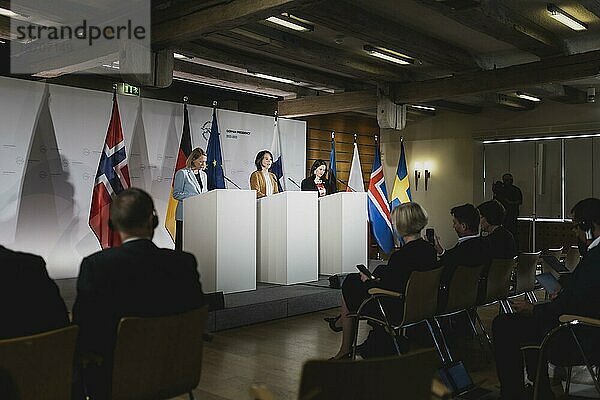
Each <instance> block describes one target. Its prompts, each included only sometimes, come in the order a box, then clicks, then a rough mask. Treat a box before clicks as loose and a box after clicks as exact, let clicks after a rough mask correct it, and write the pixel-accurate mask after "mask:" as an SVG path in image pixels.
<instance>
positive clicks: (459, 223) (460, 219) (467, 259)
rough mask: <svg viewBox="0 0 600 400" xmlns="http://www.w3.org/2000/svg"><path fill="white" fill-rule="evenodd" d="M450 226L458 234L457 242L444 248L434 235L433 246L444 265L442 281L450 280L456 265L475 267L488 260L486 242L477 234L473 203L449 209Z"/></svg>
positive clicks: (477, 215)
mask: <svg viewBox="0 0 600 400" xmlns="http://www.w3.org/2000/svg"><path fill="white" fill-rule="evenodd" d="M450 214H451V215H452V226H453V228H454V231H455V232H456V234H457V235H458V243H457V244H456V246H454V247H453V248H451V249H448V250H444V248H443V247H442V246H441V245H440V241H439V238H437V237H436V241H435V247H436V250H437V252H438V256H439V258H440V263H441V264H442V265H443V266H444V272H443V273H442V282H444V283H445V284H446V286H447V284H448V283H449V282H450V279H451V278H452V275H453V274H454V271H455V270H456V268H457V267H458V266H461V265H462V266H467V267H475V266H478V265H482V264H488V263H489V261H490V258H489V255H488V252H487V247H486V243H485V241H484V240H483V238H482V237H481V235H480V234H479V212H478V211H477V209H476V208H475V206H473V204H463V205H462V206H458V207H454V208H453V209H452V210H450Z"/></svg>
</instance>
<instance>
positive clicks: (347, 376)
mask: <svg viewBox="0 0 600 400" xmlns="http://www.w3.org/2000/svg"><path fill="white" fill-rule="evenodd" d="M438 367H439V359H438V358H437V355H436V353H435V351H433V350H432V349H426V350H421V351H418V352H415V353H411V354H407V355H404V356H399V357H389V358H379V359H378V358H374V359H368V360H360V361H352V360H344V361H326V360H312V361H307V362H306V363H305V364H304V367H303V369H302V379H301V382H300V393H299V395H298V399H301V400H308V399H311V400H324V399H327V400H330V399H344V400H367V399H368V400H371V399H396V398H397V399H400V398H402V399H430V398H431V383H432V378H433V374H434V372H435V370H436V369H437V368H438Z"/></svg>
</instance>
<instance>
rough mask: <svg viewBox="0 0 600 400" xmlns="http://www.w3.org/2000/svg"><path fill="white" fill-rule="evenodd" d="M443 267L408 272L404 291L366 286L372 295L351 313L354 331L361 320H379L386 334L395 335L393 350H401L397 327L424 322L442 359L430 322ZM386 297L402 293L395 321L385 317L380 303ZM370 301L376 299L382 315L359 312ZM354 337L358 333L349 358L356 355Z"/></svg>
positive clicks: (435, 309) (396, 296)
mask: <svg viewBox="0 0 600 400" xmlns="http://www.w3.org/2000/svg"><path fill="white" fill-rule="evenodd" d="M442 271H443V268H442V267H440V268H437V269H434V270H430V271H413V272H412V273H411V274H410V277H409V279H408V282H407V283H406V289H405V291H404V295H403V294H402V293H398V292H394V291H391V290H385V289H381V288H371V289H369V294H370V295H371V297H370V298H368V299H366V300H365V301H364V302H363V303H362V304H361V305H360V307H359V308H358V311H357V313H356V314H355V315H353V316H355V317H356V319H355V324H356V326H355V330H354V331H355V332H358V324H359V322H360V321H361V320H369V321H372V322H374V323H376V324H379V325H381V326H383V327H384V328H385V330H386V332H388V334H390V335H391V336H392V337H393V338H394V344H395V346H396V352H397V354H400V345H399V342H400V330H401V329H403V328H407V327H410V326H414V325H417V324H420V323H422V322H424V323H425V324H426V325H427V328H428V329H429V332H430V334H431V337H432V338H433V342H434V344H435V347H436V349H437V350H438V354H439V355H440V358H441V359H442V362H443V361H444V355H443V353H442V350H441V348H440V346H439V343H438V341H437V339H436V336H435V334H434V332H433V329H432V326H431V322H430V321H431V320H432V319H433V317H434V315H435V313H436V311H437V302H438V288H439V286H440V278H441V276H442ZM386 297H388V298H400V297H404V302H403V304H404V309H403V310H404V311H403V314H402V320H401V321H400V322H399V323H397V324H394V323H392V322H390V320H389V318H388V317H387V315H388V314H389V310H388V312H386V310H385V308H384V307H383V305H382V303H381V299H383V298H386ZM371 302H376V303H377V305H378V307H379V310H380V311H381V314H382V316H383V319H381V318H377V317H374V316H369V315H364V314H363V313H362V310H363V309H364V307H365V306H366V305H367V304H369V303H371ZM357 339H358V335H355V336H354V343H353V346H352V359H355V358H356V341H357Z"/></svg>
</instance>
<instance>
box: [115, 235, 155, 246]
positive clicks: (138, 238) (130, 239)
mask: <svg viewBox="0 0 600 400" xmlns="http://www.w3.org/2000/svg"><path fill="white" fill-rule="evenodd" d="M142 239H144V240H152V239H150V238H149V237H144V236H131V237H128V238H127V239H125V240H123V242H121V244H123V243H127V242H133V241H134V240H142Z"/></svg>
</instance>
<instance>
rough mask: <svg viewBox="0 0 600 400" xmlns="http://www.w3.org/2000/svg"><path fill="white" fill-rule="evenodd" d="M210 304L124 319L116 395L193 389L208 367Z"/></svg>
mask: <svg viewBox="0 0 600 400" xmlns="http://www.w3.org/2000/svg"><path fill="white" fill-rule="evenodd" d="M207 316H208V307H202V308H199V309H197V310H192V311H188V312H185V313H181V314H176V315H170V316H165V317H148V318H140V317H125V318H122V319H121V321H120V322H119V327H118V334H117V343H116V346H115V353H114V364H113V374H112V397H111V398H112V399H113V400H125V399H127V400H158V399H167V398H171V397H176V396H179V395H182V394H185V393H188V395H189V397H190V399H192V400H193V399H194V395H193V393H192V390H193V389H194V388H195V387H196V386H198V382H199V381H200V372H201V370H202V349H203V340H202V334H203V333H204V327H205V324H206V319H207Z"/></svg>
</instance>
